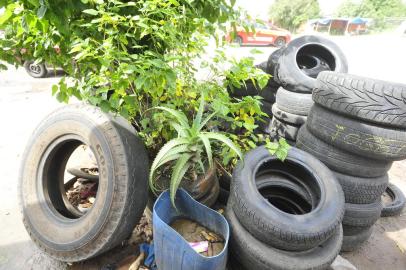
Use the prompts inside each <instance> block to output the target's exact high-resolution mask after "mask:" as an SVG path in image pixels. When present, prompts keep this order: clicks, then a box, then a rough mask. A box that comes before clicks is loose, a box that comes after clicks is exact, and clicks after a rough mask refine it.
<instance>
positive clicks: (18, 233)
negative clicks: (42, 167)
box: [0, 35, 406, 270]
mask: <svg viewBox="0 0 406 270" xmlns="http://www.w3.org/2000/svg"><path fill="white" fill-rule="evenodd" d="M334 40H335V41H336V42H337V43H338V44H339V45H340V46H341V47H342V49H343V50H344V52H345V54H346V55H347V57H348V62H349V66H350V72H351V73H354V74H358V75H365V76H369V77H373V78H380V79H386V80H393V81H398V82H403V83H406V79H405V77H404V63H406V50H405V48H406V38H402V37H400V36H391V35H380V36H365V37H335V38H334ZM251 49H252V47H243V48H234V49H230V50H229V53H230V54H233V55H235V56H236V57H240V56H244V55H247V54H248V52H249V51H250V50H251ZM259 49H260V50H262V51H263V52H264V54H262V55H257V56H256V62H257V63H259V62H261V61H263V60H266V58H267V56H268V55H269V53H270V52H271V51H273V50H275V48H272V47H262V48H259ZM59 75H60V74H59ZM58 80H59V78H58V76H56V77H55V76H53V75H51V76H49V77H48V78H44V79H33V78H31V77H29V76H28V75H27V74H26V73H25V72H24V70H23V69H19V70H15V69H14V68H11V69H10V70H9V71H7V72H0V93H1V95H0V119H1V128H0V130H1V132H0V175H1V181H0V183H1V185H2V186H1V188H0V203H1V207H0V220H1V221H0V269H41V270H42V269H55V270H56V269H58V270H61V269H78V270H79V269H100V268H101V267H103V266H106V265H108V264H109V263H110V264H111V263H115V262H118V261H120V260H121V259H123V258H125V257H127V256H128V255H133V256H136V254H138V250H137V248H136V247H135V246H131V245H130V246H127V248H125V249H122V248H117V249H115V250H113V251H111V252H109V253H108V254H105V255H103V256H101V257H99V258H96V259H93V260H91V261H89V262H86V263H85V264H79V265H75V266H74V267H72V266H68V265H66V264H63V263H59V262H57V261H54V260H52V259H50V258H49V257H47V256H46V255H45V254H43V253H41V252H40V251H38V249H37V248H36V247H35V245H34V244H33V242H31V240H30V238H29V236H28V234H27V233H26V231H25V229H24V226H23V225H22V222H21V215H20V212H19V208H18V199H17V198H18V196H17V194H18V193H17V181H18V169H19V164H20V158H21V155H22V152H23V149H24V147H25V144H26V142H27V140H28V137H29V136H30V134H31V133H32V131H33V129H34V128H35V126H36V125H37V124H38V122H39V121H40V120H41V119H42V118H43V117H44V116H45V115H46V114H48V113H49V112H51V111H52V110H54V109H55V108H57V107H59V106H62V105H61V104H59V103H58V102H57V101H56V99H55V98H54V97H52V96H51V86H52V85H53V84H55V83H56V82H57V81H58ZM390 181H391V182H393V183H395V184H397V185H398V186H399V187H400V188H401V189H402V190H403V192H404V193H405V194H406V161H402V162H397V163H395V164H394V165H393V167H392V169H391V171H390ZM343 256H344V257H345V258H347V259H348V260H349V261H350V262H351V263H353V264H354V265H355V266H356V267H357V268H358V269H360V270H364V269H365V270H378V269H391V270H392V269H393V270H404V269H406V212H405V211H404V212H403V214H402V215H401V216H400V217H396V218H382V219H380V220H379V221H378V223H377V224H376V225H375V226H374V233H373V236H372V237H371V239H370V240H369V241H368V242H367V243H366V244H365V245H364V246H363V247H362V248H361V249H360V250H359V251H356V252H353V253H347V254H343Z"/></svg>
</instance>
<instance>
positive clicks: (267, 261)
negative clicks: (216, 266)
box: [226, 201, 343, 270]
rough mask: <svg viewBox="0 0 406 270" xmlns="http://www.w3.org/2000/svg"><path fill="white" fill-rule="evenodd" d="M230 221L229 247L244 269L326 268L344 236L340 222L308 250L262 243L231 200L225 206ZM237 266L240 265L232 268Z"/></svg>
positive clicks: (336, 254) (334, 256)
mask: <svg viewBox="0 0 406 270" xmlns="http://www.w3.org/2000/svg"><path fill="white" fill-rule="evenodd" d="M226 218H227V220H228V222H229V224H230V230H231V238H230V251H231V254H233V257H234V258H236V259H237V260H238V261H239V263H241V264H242V265H243V266H244V267H245V268H246V269H255V270H269V269H274V270H309V269H313V270H317V269H320V270H321V269H327V268H328V267H329V266H330V265H331V263H332V262H333V261H334V260H335V258H336V257H337V256H338V253H339V251H340V249H341V243H342V239H343V233H342V227H341V225H339V226H338V227H337V228H336V230H335V231H334V232H333V234H332V236H331V237H330V238H328V239H327V240H326V241H324V242H323V243H321V244H320V245H319V246H317V247H315V248H313V249H310V250H308V251H302V252H294V251H283V250H278V249H276V248H273V247H271V246H269V245H266V244H264V243H263V242H261V241H259V240H258V239H256V238H255V237H253V236H252V235H251V234H250V233H249V232H248V231H247V230H246V229H244V227H243V226H242V225H241V223H240V222H239V221H238V218H237V216H236V215H235V213H234V211H233V210H232V202H230V201H229V204H228V206H227V209H226ZM233 270H239V269H233Z"/></svg>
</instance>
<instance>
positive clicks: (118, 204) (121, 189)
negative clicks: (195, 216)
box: [19, 104, 149, 262]
mask: <svg viewBox="0 0 406 270" xmlns="http://www.w3.org/2000/svg"><path fill="white" fill-rule="evenodd" d="M82 143H85V144H86V145H88V146H89V147H90V148H91V149H92V150H93V152H94V154H95V157H96V159H97V161H98V168H99V172H100V178H99V186H98V191H97V197H96V201H95V203H94V204H93V207H92V208H91V210H90V211H89V212H87V213H86V214H85V215H83V216H81V217H80V218H74V217H72V216H73V214H72V212H71V211H70V210H68V208H69V206H68V205H67V203H66V201H65V200H64V197H63V195H62V194H64V192H63V191H62V190H60V188H61V185H62V187H63V178H64V171H65V170H64V166H65V165H66V162H67V159H68V158H69V156H70V154H71V153H72V151H73V150H74V149H76V147H77V146H79V145H81V144H82ZM148 168H149V162H148V154H147V152H146V149H145V147H144V144H143V143H142V141H141V140H140V139H139V138H138V137H137V136H136V132H135V130H134V128H133V127H132V126H131V125H130V124H129V123H128V122H127V121H126V120H124V119H123V118H116V117H113V116H111V115H109V114H105V113H103V112H102V111H101V110H100V109H99V108H96V107H92V106H88V105H82V104H78V105H68V106H65V107H63V108H60V109H58V110H56V111H55V112H53V113H51V114H50V115H49V116H47V117H46V118H45V119H44V120H43V121H42V122H41V124H40V125H39V126H38V127H37V129H36V130H35V131H34V132H33V134H32V136H31V139H30V141H29V142H28V144H27V147H26V149H25V152H24V154H23V158H22V165H21V169H20V176H19V180H20V187H19V190H20V195H19V197H20V204H21V208H22V215H23V222H24V225H25V228H26V229H27V231H28V233H29V235H30V236H31V239H32V240H33V241H34V242H35V243H36V244H37V245H38V246H39V248H40V249H41V250H42V251H44V252H46V253H48V254H49V255H50V256H52V257H54V258H56V259H58V260H61V261H66V262H77V261H83V260H86V259H89V258H92V257H95V256H97V255H99V254H101V253H103V252H105V251H107V250H109V249H111V248H113V247H115V246H117V245H119V244H120V243H121V242H122V241H123V240H124V239H125V238H126V237H128V235H130V234H131V232H132V230H133V229H134V226H135V225H136V224H137V222H138V221H139V219H140V217H141V215H142V213H143V211H144V208H145V205H146V202H147V190H148ZM57 180H59V181H57ZM44 198H48V199H47V200H45V199H44Z"/></svg>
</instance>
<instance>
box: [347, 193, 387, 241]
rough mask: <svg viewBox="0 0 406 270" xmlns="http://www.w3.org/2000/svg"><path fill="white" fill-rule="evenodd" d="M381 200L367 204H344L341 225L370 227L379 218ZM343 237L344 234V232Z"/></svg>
mask: <svg viewBox="0 0 406 270" xmlns="http://www.w3.org/2000/svg"><path fill="white" fill-rule="evenodd" d="M381 211H382V204H381V200H380V199H379V200H377V201H376V202H373V203H369V204H352V203H346V204H345V214H344V219H343V225H348V226H356V227H370V226H372V225H374V224H375V222H376V221H377V220H378V219H379V217H380V216H381ZM344 235H346V233H345V232H344Z"/></svg>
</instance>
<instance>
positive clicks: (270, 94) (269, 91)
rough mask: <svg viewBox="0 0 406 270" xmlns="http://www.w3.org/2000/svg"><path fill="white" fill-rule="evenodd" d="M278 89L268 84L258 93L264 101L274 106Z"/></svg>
mask: <svg viewBox="0 0 406 270" xmlns="http://www.w3.org/2000/svg"><path fill="white" fill-rule="evenodd" d="M278 89H279V88H278V87H272V86H270V85H269V84H268V85H267V86H266V87H265V88H264V89H262V90H260V91H259V96H260V97H262V98H263V99H264V101H266V102H269V103H271V104H274V103H275V101H276V93H277V92H278Z"/></svg>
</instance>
